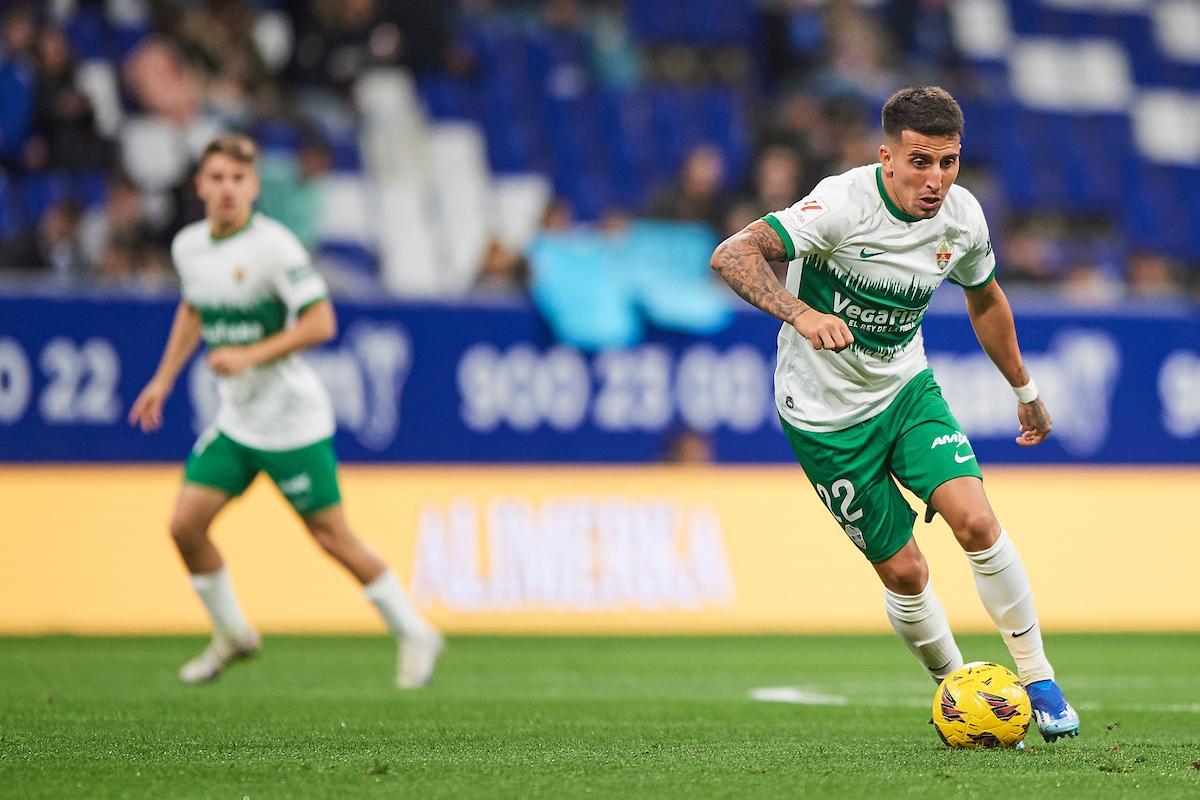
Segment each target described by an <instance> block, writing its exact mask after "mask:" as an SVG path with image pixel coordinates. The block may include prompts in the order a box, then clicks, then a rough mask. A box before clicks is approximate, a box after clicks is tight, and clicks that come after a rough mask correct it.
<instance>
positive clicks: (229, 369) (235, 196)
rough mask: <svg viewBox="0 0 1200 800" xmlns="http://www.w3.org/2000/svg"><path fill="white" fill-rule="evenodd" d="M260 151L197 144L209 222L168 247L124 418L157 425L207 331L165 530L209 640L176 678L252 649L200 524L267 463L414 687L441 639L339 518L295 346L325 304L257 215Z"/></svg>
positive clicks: (205, 674)
mask: <svg viewBox="0 0 1200 800" xmlns="http://www.w3.org/2000/svg"><path fill="white" fill-rule="evenodd" d="M256 157H257V148H256V147H255V145H254V143H253V142H252V141H251V140H250V139H248V138H246V137H244V136H237V135H226V136H222V137H220V138H218V139H216V140H215V141H213V142H212V143H211V144H209V145H208V147H207V148H206V149H205V150H204V155H203V157H202V158H201V161H200V167H199V170H198V172H197V174H196V192H197V194H198V195H199V196H200V199H201V200H202V201H203V202H204V213H205V219H204V220H203V221H201V222H196V223H193V224H191V225H188V226H187V227H185V228H184V229H183V230H181V231H180V232H179V234H178V235H177V236H176V237H175V240H174V242H173V243H172V245H171V256H172V259H173V261H174V263H175V268H176V269H177V270H178V272H179V277H180V281H181V285H182V294H183V299H182V301H181V302H180V304H179V308H178V309H177V310H176V312H175V320H174V322H173V323H172V325H171V332H170V336H169V338H168V340H167V345H166V349H165V351H164V352H163V356H162V360H161V361H160V363H159V366H158V370H157V371H156V372H155V374H154V377H153V378H151V379H150V382H149V383H148V384H147V385H146V388H145V389H143V390H142V393H141V394H140V395H139V396H138V398H137V401H136V402H135V403H134V404H133V408H132V410H131V411H130V412H129V421H130V423H131V424H138V425H140V426H141V428H142V430H144V431H152V430H156V429H157V428H158V427H159V426H160V425H161V424H162V408H163V403H164V401H165V400H166V399H167V396H168V395H169V394H170V393H171V389H172V387H173V386H174V384H175V379H176V377H177V376H178V375H179V372H180V370H181V369H182V368H183V366H184V365H185V364H186V363H187V361H188V359H189V357H190V356H191V355H192V353H193V351H195V349H196V347H197V345H198V344H199V343H200V339H201V338H202V337H203V339H204V341H205V343H206V344H207V345H208V347H209V353H208V365H209V367H211V368H212V370H213V372H215V373H216V374H217V376H218V381H219V389H220V396H221V405H220V409H219V411H218V412H217V418H216V422H215V423H214V425H213V426H212V427H211V428H210V429H209V430H208V431H206V432H205V433H204V434H202V435H201V436H200V439H199V440H198V441H197V442H196V446H195V448H194V449H193V451H192V454H191V456H190V457H189V458H188V461H187V466H186V468H185V470H184V484H183V487H182V489H181V490H180V492H179V499H178V501H177V503H176V505H175V512H174V515H173V517H172V519H171V535H172V537H173V538H174V541H175V545H176V547H178V549H179V554H180V555H181V556H182V557H183V561H184V564H185V565H186V566H187V569H188V572H189V573H190V574H191V582H192V586H193V587H194V588H195V589H196V593H197V594H198V595H199V596H200V600H201V602H203V604H204V607H205V609H207V611H208V615H209V617H210V618H211V620H212V626H213V638H212V642H211V644H209V646H208V647H207V648H206V649H205V650H204V652H202V653H201V654H200V655H199V656H197V657H196V658H194V659H192V660H191V661H189V662H188V663H186V664H184V665H183V668H182V669H181V670H180V672H179V676H180V678H181V679H182V680H183V681H184V682H185V683H202V682H204V681H209V680H212V679H213V678H215V677H217V675H219V674H220V673H221V671H222V670H223V669H224V668H225V667H226V666H227V665H228V664H230V663H232V662H234V661H236V660H238V659H241V658H245V657H247V656H249V655H252V654H253V653H254V652H255V651H256V650H258V648H259V641H260V640H259V636H258V634H257V633H256V632H255V630H254V629H253V628H252V627H251V625H250V623H249V622H248V621H247V620H246V617H245V615H244V614H243V613H242V609H241V607H240V605H239V603H238V600H237V597H236V596H235V594H234V591H233V586H232V583H231V582H230V579H229V573H228V571H227V570H226V568H225V563H224V561H223V560H222V558H221V554H220V553H219V552H218V551H217V548H216V546H215V545H214V544H213V542H212V540H211V539H210V538H209V527H210V526H211V524H212V522H213V519H214V518H215V517H216V516H217V514H218V513H219V512H220V511H221V509H222V508H224V507H225V505H226V504H227V503H228V502H229V501H230V500H231V499H232V498H234V497H236V496H238V495H240V494H241V493H242V492H243V491H245V489H246V487H247V486H249V485H250V483H251V482H252V481H253V480H254V478H255V476H257V475H258V473H259V472H260V471H265V472H266V473H267V474H268V475H270V476H271V479H272V480H273V481H274V482H275V485H276V486H278V487H279V490H280V491H281V492H282V493H283V495H284V496H285V497H286V498H287V500H288V502H289V503H291V505H292V507H293V508H294V509H295V510H296V513H298V514H299V515H300V516H301V518H302V519H303V520H304V525H305V527H307V528H308V530H309V532H310V533H311V534H312V535H313V537H314V538H315V539H316V540H317V542H318V543H319V544H320V545H321V547H322V548H324V550H325V552H327V553H328V554H329V555H330V556H332V557H333V558H334V559H335V560H337V561H338V563H340V564H341V565H342V566H344V567H345V568H346V569H347V570H349V571H350V573H351V574H352V575H353V576H354V577H355V578H356V579H357V580H358V581H359V582H360V583H362V584H363V586H364V593H365V594H366V596H367V598H368V599H369V600H370V601H371V602H372V603H373V604H374V605H375V607H376V608H377V609H378V610H379V613H380V614H381V615H382V616H383V618H384V620H385V621H386V622H387V625H388V628H389V629H390V630H391V631H392V633H393V634H394V635H395V636H396V637H397V639H398V640H399V642H400V656H399V664H398V669H397V676H396V680H397V684H398V685H399V686H401V687H404V688H408V687H415V686H421V685H423V684H425V683H426V682H428V680H429V678H430V676H431V675H432V673H433V667H434V663H435V661H436V660H437V656H438V653H439V652H440V650H441V647H442V639H441V637H440V636H439V635H438V633H437V632H436V631H435V630H434V629H433V628H432V627H430V626H429V624H428V623H426V622H425V620H424V619H422V618H421V616H420V614H419V613H418V612H417V611H416V609H415V608H414V607H413V606H412V604H411V603H410V602H409V599H408V597H407V596H406V595H405V593H404V590H403V589H402V588H401V586H400V583H399V581H398V580H397V579H396V576H395V575H394V574H393V573H392V572H391V570H389V569H388V567H387V565H386V564H385V563H384V562H383V561H382V560H380V558H379V556H378V555H376V554H375V553H374V552H373V551H372V550H371V549H370V548H369V547H368V546H367V545H366V544H365V543H364V542H363V541H362V540H361V539H359V538H358V537H357V536H355V535H354V533H353V531H351V530H350V527H349V525H348V524H347V522H346V516H345V513H344V511H343V509H342V504H341V493H340V491H339V488H338V481H337V462H336V459H335V457H334V452H333V440H332V436H333V432H334V418H333V408H332V405H331V403H330V401H329V397H328V395H327V394H326V392H325V389H324V387H322V385H321V383H320V380H319V379H318V378H317V375H316V373H314V372H313V371H312V370H311V369H310V368H309V367H308V366H307V365H306V364H305V363H304V362H303V361H302V360H301V359H300V357H299V355H298V354H299V352H300V351H302V350H304V349H305V348H308V347H312V346H313V345H316V344H320V343H321V342H325V341H328V340H329V339H331V338H332V337H333V336H334V333H335V331H336V327H337V326H336V322H335V319H334V312H333V306H332V304H331V303H330V302H329V299H328V297H327V292H326V288H325V282H324V281H323V280H322V279H321V276H320V275H319V274H317V272H316V271H315V270H314V269H313V267H312V265H311V263H310V260H309V257H308V253H307V252H305V250H304V247H303V246H302V245H301V244H300V242H299V240H297V239H296V237H295V236H294V235H293V234H292V233H291V232H290V231H288V230H287V229H286V228H285V227H284V226H282V225H280V224H279V223H278V222H275V221H274V220H272V219H269V218H267V217H265V216H263V215H262V214H258V213H255V211H254V201H255V199H256V198H257V197H258V190H259V181H258V174H257V171H256V164H255V161H256Z"/></svg>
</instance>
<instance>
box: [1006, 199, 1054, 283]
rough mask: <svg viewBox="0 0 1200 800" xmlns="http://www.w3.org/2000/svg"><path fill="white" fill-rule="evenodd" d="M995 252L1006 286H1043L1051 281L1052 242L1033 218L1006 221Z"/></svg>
mask: <svg viewBox="0 0 1200 800" xmlns="http://www.w3.org/2000/svg"><path fill="white" fill-rule="evenodd" d="M1001 237H1002V240H1001V242H1000V243H999V244H998V246H997V250H998V251H999V252H1000V253H1001V254H1002V258H1001V259H1000V261H1001V263H1003V265H1004V267H1003V268H1004V280H1005V282H1006V284H1008V283H1025V284H1031V283H1034V284H1044V283H1046V282H1048V281H1050V280H1052V279H1053V277H1054V276H1053V275H1052V274H1051V272H1050V267H1049V265H1050V260H1051V251H1052V249H1053V243H1052V241H1051V239H1050V237H1049V235H1048V233H1047V232H1046V231H1045V230H1044V229H1043V228H1041V227H1039V226H1038V225H1037V223H1036V222H1035V220H1034V219H1032V218H1029V219H1027V218H1025V217H1023V216H1015V217H1011V218H1009V219H1008V220H1006V221H1005V224H1004V227H1003V229H1002V233H1001Z"/></svg>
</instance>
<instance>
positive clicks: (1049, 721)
mask: <svg viewBox="0 0 1200 800" xmlns="http://www.w3.org/2000/svg"><path fill="white" fill-rule="evenodd" d="M1025 691H1026V692H1027V693H1028V694H1029V702H1030V704H1031V705H1032V706H1033V718H1034V719H1035V720H1036V721H1037V726H1038V732H1039V733H1041V734H1042V738H1043V739H1045V740H1046V741H1047V742H1053V741H1055V740H1056V739H1060V738H1062V737H1063V736H1078V735H1079V714H1077V713H1076V712H1075V709H1073V708H1071V704H1070V703H1068V702H1067V698H1065V697H1063V693H1062V689H1060V688H1058V684H1057V683H1055V682H1054V681H1052V680H1044V681H1036V682H1034V683H1031V684H1029V685H1028V686H1026V687H1025Z"/></svg>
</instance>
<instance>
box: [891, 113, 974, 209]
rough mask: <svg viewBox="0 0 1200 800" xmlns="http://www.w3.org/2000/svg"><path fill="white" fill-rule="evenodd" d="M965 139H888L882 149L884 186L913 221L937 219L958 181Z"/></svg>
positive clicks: (913, 135)
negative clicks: (933, 217)
mask: <svg viewBox="0 0 1200 800" xmlns="http://www.w3.org/2000/svg"><path fill="white" fill-rule="evenodd" d="M961 149H962V139H961V137H959V136H958V135H957V134H955V135H954V136H922V135H921V134H919V133H917V132H916V131H908V130H906V131H901V133H900V139H899V141H897V140H896V139H893V138H889V139H888V140H887V141H886V142H885V143H884V144H883V145H882V146H881V147H880V148H879V161H880V163H882V164H883V182H884V186H886V187H887V189H888V190H889V192H890V193H891V195H892V199H893V200H895V201H896V205H898V206H900V210H901V211H903V212H904V213H906V214H908V215H909V216H912V217H918V218H920V219H929V218H930V217H932V216H934V215H936V214H937V213H938V211H940V210H941V208H942V203H943V202H945V200H946V194H947V193H948V192H949V191H950V187H951V186H953V185H954V181H955V179H956V178H958V167H959V163H958V158H959V151H960V150H961Z"/></svg>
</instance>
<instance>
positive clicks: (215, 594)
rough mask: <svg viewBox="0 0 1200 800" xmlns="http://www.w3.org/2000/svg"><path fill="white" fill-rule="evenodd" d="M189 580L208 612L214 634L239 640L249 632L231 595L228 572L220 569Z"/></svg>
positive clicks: (239, 608) (238, 606)
mask: <svg viewBox="0 0 1200 800" xmlns="http://www.w3.org/2000/svg"><path fill="white" fill-rule="evenodd" d="M190 580H191V582H192V588H193V589H195V590H196V594H198V595H200V602H202V603H204V607H205V608H206V609H207V610H208V617H209V619H211V620H212V625H213V632H214V633H216V634H217V635H221V636H231V637H234V638H241V637H242V636H244V635H245V634H246V633H248V632H249V631H250V623H249V621H247V620H246V615H245V614H244V613H242V607H241V605H240V604H239V603H238V599H237V595H236V594H234V593H233V581H231V580H230V579H229V570H227V569H226V568H225V567H221V568H220V569H219V570H217V571H216V572H205V573H199V574H195V575H192V576H190Z"/></svg>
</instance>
